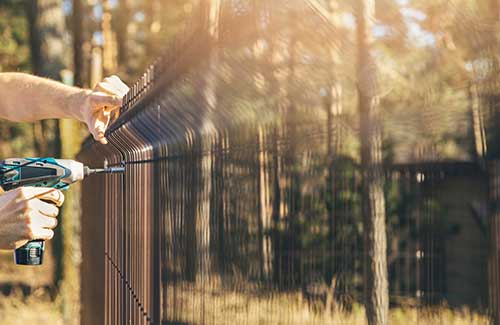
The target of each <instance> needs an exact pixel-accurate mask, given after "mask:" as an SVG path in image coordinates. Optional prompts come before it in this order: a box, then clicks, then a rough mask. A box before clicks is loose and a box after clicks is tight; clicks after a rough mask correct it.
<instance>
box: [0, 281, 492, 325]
mask: <svg viewBox="0 0 500 325" xmlns="http://www.w3.org/2000/svg"><path fill="white" fill-rule="evenodd" d="M169 289H170V290H168V292H170V293H171V294H170V295H169V296H168V297H167V302H168V306H169V307H168V309H167V313H168V317H165V318H166V319H168V322H167V324H203V323H207V324H217V325H226V324H227V325H229V324H231V325H232V324H265V325H267V324H269V325H270V324H273V325H274V324H276V325H280V324H301V325H302V324H304V325H313V324H349V325H351V324H352V325H364V324H366V319H365V315H364V309H363V307H362V306H360V305H357V304H355V305H354V306H353V308H352V310H351V311H350V312H342V311H339V310H337V311H334V312H325V311H324V310H318V308H317V306H315V307H314V308H313V307H311V305H310V304H308V303H307V302H305V301H304V299H303V298H302V295H301V294H300V293H289V294H283V293H280V294H277V293H276V294H270V295H267V296H256V295H252V294H242V293H237V292H227V293H224V294H221V293H220V291H217V292H210V291H209V290H206V289H205V290H194V289H192V288H188V287H184V288H179V287H178V288H177V289H176V290H175V295H174V290H173V288H169ZM313 309H315V310H316V311H314V310H313ZM62 310H63V306H62V303H61V300H60V299H59V298H57V297H56V298H55V299H53V298H51V296H50V293H49V292H48V291H47V290H45V289H43V288H39V289H36V290H34V291H32V292H31V293H30V294H28V295H26V294H25V292H23V291H22V290H21V289H20V288H14V289H13V290H12V291H11V292H10V293H9V295H8V296H5V295H0V320H1V321H0V323H1V324H2V325H17V324H20V325H21V324H46V325H59V324H65V323H64V321H63V315H62ZM390 323H391V324H396V325H407V324H425V325H427V324H429V325H443V324H446V325H469V324H474V325H483V324H484V325H486V324H489V321H488V318H487V317H486V316H485V315H481V314H478V313H475V312H473V311H470V310H468V309H462V310H456V309H451V308H449V307H447V306H440V307H435V308H431V309H417V308H414V307H407V308H394V309H391V311H390Z"/></svg>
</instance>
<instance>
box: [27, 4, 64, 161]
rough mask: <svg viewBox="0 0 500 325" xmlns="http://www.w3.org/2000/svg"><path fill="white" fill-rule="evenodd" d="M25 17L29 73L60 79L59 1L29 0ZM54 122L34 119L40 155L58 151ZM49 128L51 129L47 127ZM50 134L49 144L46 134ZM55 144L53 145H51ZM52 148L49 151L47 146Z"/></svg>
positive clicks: (61, 24)
mask: <svg viewBox="0 0 500 325" xmlns="http://www.w3.org/2000/svg"><path fill="white" fill-rule="evenodd" d="M26 16H27V18H28V22H29V29H30V49H31V61H32V65H33V73H34V74H36V75H38V76H41V77H47V78H51V79H54V80H61V75H60V73H61V71H62V70H63V69H64V68H65V67H66V57H65V52H66V51H65V50H66V47H65V45H64V41H63V37H64V31H65V19H64V15H63V12H62V1H61V0H29V1H27V3H26ZM57 123H58V122H57V121H53V122H42V121H38V122H35V123H34V125H33V133H34V135H35V139H34V140H35V148H36V149H37V151H38V154H39V155H40V156H44V155H54V154H55V153H58V152H59V151H60V148H57V143H54V141H57V139H58V138H59V134H58V133H57V130H58V125H57ZM50 129H51V130H50ZM52 130H53V131H55V132H54V133H53V143H52V144H50V143H49V141H48V140H47V139H50V138H51V137H50V136H47V135H48V134H49V133H52V132H51V131H52ZM54 145H55V146H54ZM51 147H53V148H54V149H53V150H49V148H51Z"/></svg>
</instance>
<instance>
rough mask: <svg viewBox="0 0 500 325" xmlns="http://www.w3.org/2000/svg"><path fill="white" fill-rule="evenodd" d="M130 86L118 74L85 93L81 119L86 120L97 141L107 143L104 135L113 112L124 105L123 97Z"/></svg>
mask: <svg viewBox="0 0 500 325" xmlns="http://www.w3.org/2000/svg"><path fill="white" fill-rule="evenodd" d="M128 90H129V88H128V87H127V85H126V84H124V83H123V82H122V81H121V80H120V78H118V77H117V76H111V77H108V78H105V79H104V80H103V81H101V82H99V83H98V84H97V85H96V86H95V88H94V89H93V90H87V91H85V94H84V97H85V98H84V100H83V104H82V105H81V107H80V116H81V120H82V121H83V122H85V123H86V124H87V126H88V128H89V131H90V133H91V134H92V136H93V137H94V139H95V140H96V141H99V142H101V143H102V144H107V143H108V141H107V140H106V138H105V137H104V134H105V132H106V129H107V127H108V124H109V121H110V119H111V113H112V112H113V111H115V110H118V109H119V108H120V107H121V105H122V98H123V96H125V94H126V93H127V92H128Z"/></svg>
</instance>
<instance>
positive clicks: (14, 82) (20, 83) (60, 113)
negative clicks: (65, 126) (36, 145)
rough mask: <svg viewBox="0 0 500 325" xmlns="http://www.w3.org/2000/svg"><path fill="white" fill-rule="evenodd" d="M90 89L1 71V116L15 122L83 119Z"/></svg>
mask: <svg viewBox="0 0 500 325" xmlns="http://www.w3.org/2000/svg"><path fill="white" fill-rule="evenodd" d="M88 92H89V91H88V90H84V89H80V88H75V87H70V86H66V85H64V84H62V83H59V82H56V81H52V80H49V79H44V78H39V77H35V76H31V75H28V74H23V73H0V118H2V119H7V120H10V121H14V122H32V121H36V120H43V119H49V118H74V119H79V120H81V119H82V116H81V114H82V113H81V107H82V105H83V102H84V101H85V98H86V96H87V94H88Z"/></svg>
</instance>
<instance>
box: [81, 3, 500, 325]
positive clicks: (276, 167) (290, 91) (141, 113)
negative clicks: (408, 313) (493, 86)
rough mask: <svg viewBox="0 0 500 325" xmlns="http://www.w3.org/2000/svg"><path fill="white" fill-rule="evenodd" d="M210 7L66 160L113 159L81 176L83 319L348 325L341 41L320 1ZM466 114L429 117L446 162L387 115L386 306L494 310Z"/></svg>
mask: <svg viewBox="0 0 500 325" xmlns="http://www.w3.org/2000/svg"><path fill="white" fill-rule="evenodd" d="M207 3H211V2H210V1H201V2H200V3H199V4H198V6H197V10H194V12H195V14H193V21H192V23H191V24H188V28H187V29H186V30H185V31H183V32H182V33H180V34H179V36H178V37H177V38H176V39H175V40H174V41H173V42H172V43H171V44H170V45H169V46H167V50H166V52H165V53H164V54H163V55H162V56H161V57H160V58H159V59H158V60H157V61H156V62H154V64H153V65H151V66H150V67H149V68H148V69H147V71H146V73H145V74H144V76H142V77H141V79H140V80H139V81H138V82H137V83H136V84H134V85H133V86H132V87H131V90H130V92H129V93H128V94H127V95H126V96H125V100H124V105H123V107H122V108H121V112H120V116H119V117H118V119H117V120H116V121H115V122H114V123H113V124H112V125H111V127H110V128H109V130H108V132H107V134H106V136H107V139H108V140H109V144H108V145H101V144H98V143H96V142H94V141H92V140H91V139H89V140H87V141H86V143H85V144H84V145H83V148H82V151H81V153H80V155H79V159H81V160H82V161H83V162H85V163H86V164H89V165H91V166H99V165H102V164H105V165H109V166H111V165H119V164H124V165H125V166H126V171H125V173H124V174H123V175H115V174H113V175H106V176H92V177H90V178H89V180H88V181H86V182H84V185H83V196H82V206H83V218H82V241H83V243H82V248H83V265H82V305H83V307H82V321H83V323H84V324H125V323H129V324H235V323H243V324H336V323H338V324H343V323H349V322H354V321H355V320H356V319H355V318H348V317H355V316H341V315H349V314H355V313H356V311H358V313H359V308H358V307H359V306H361V305H364V304H365V302H366V301H365V298H364V288H365V281H366V279H365V276H366V273H365V272H366V270H365V269H364V266H365V265H366V262H365V261H366V258H367V254H368V250H367V247H366V246H365V245H364V239H365V237H364V236H365V234H366V229H365V228H364V223H363V209H362V207H363V202H362V197H363V195H362V191H363V177H366V175H367V173H368V174H369V173H370V171H367V170H366V169H365V168H366V166H364V165H363V164H361V163H360V158H359V155H358V154H357V152H358V151H359V137H360V136H361V133H362V132H360V131H359V126H358V125H357V122H355V121H356V118H357V117H356V109H355V107H356V105H357V104H356V101H354V100H353V98H356V94H355V89H356V87H355V84H356V81H355V80H354V77H353V75H354V73H353V71H351V70H349V69H348V68H346V67H343V66H340V65H339V63H338V62H343V60H345V61H346V62H348V61H352V58H353V53H354V54H355V52H354V46H355V44H354V43H353V42H351V41H352V40H349V39H348V37H345V38H342V37H340V36H339V37H333V36H332V35H331V33H335V32H338V33H339V34H341V33H340V30H341V29H339V27H338V26H335V24H334V19H333V21H332V17H331V16H329V14H328V13H327V12H325V10H324V9H323V7H322V6H321V5H320V4H318V3H319V2H317V1H288V0H287V1H280V2H279V5H278V2H276V1H257V2H252V1H236V0H235V1H213V3H217V4H218V5H219V6H220V7H218V13H219V14H218V15H215V16H216V18H214V15H213V14H210V13H211V10H210V9H211V8H207V6H209V5H208V4H207ZM213 5H214V4H212V6H213ZM326 39H333V40H332V42H325V40H326ZM332 53H334V54H335V55H334V56H337V58H333V59H332ZM325 67H327V68H325ZM338 87H342V88H343V89H344V95H343V96H344V97H342V98H343V99H342V100H341V101H342V103H337V104H335V98H334V97H332V96H333V95H332V94H335V89H337V88H338ZM349 89H351V92H349ZM352 89H354V90H352ZM336 105H342V106H343V107H342V108H340V106H336ZM336 107H337V108H336ZM468 114H469V112H468V111H466V110H465V109H462V108H460V107H447V108H446V109H443V110H440V111H437V112H435V113H432V114H431V115H430V117H429V118H430V120H432V121H434V122H433V123H436V124H439V123H442V124H443V125H450V124H453V125H455V124H457V125H459V126H464V125H465V126H464V127H458V128H457V129H456V130H455V129H454V130H453V131H454V132H455V134H454V136H455V138H454V139H453V141H456V142H454V147H453V148H454V150H453V151H451V154H448V152H450V151H447V152H446V153H444V154H441V153H439V152H437V151H438V150H439V148H440V147H439V144H438V143H432V139H430V140H429V139H428V138H426V140H425V141H424V142H425V144H424V145H422V146H420V143H418V142H416V141H418V139H421V138H422V133H419V132H420V131H419V130H420V128H421V126H422V123H424V124H425V121H427V120H425V121H424V122H423V120H422V119H420V118H421V116H420V115H419V117H418V118H417V117H415V116H411V115H409V114H407V115H405V116H401V115H398V116H389V117H387V118H385V117H384V120H383V123H384V126H385V127H386V128H388V129H389V131H388V132H387V133H386V135H385V137H386V138H387V139H388V141H387V143H390V144H391V147H390V148H389V149H387V148H385V147H384V149H383V150H384V151H383V153H384V161H383V163H382V168H383V173H382V180H383V187H382V190H383V195H384V197H385V221H386V228H387V274H386V275H387V279H388V287H389V301H390V306H391V308H416V309H415V310H417V311H416V312H417V314H418V313H420V310H423V309H420V308H421V307H441V306H450V308H452V309H455V308H456V309H461V308H468V309H470V310H472V311H474V312H477V313H479V314H481V315H485V317H486V318H488V317H490V316H493V318H494V316H495V315H494V314H495V312H496V310H497V309H495V307H494V306H493V307H491V303H492V301H496V300H495V298H494V296H495V295H498V282H497V280H495V279H494V277H491V273H489V271H488V268H491V267H493V268H494V266H492V264H489V263H491V260H490V258H491V256H492V255H491V246H490V243H491V242H490V240H491V238H495V236H498V234H495V230H494V229H498V228H495V227H496V226H493V228H489V223H488V216H487V214H488V213H487V212H485V211H487V210H488V209H487V207H488V206H490V205H491V204H492V202H496V201H497V198H496V196H495V193H496V192H495V191H497V187H498V184H497V182H493V181H492V180H493V179H497V178H498V176H496V174H495V175H492V174H491V173H490V172H489V170H490V168H488V167H487V166H486V165H485V164H483V163H482V162H478V160H477V159H475V158H474V157H473V156H472V155H471V154H470V152H471V150H470V147H472V146H473V142H474V141H473V139H471V137H470V135H471V133H470V132H469V130H470V125H469V124H467V123H470V119H469V115H468ZM396 115H397V114H396ZM425 118H427V117H425ZM434 125H435V124H432V127H434ZM436 127H437V126H436ZM433 130H434V129H433ZM384 141H385V140H384ZM436 148H438V149H436ZM443 155H448V156H443ZM491 164H492V166H496V165H495V164H494V162H492V163H491ZM472 189H473V190H472ZM497 192H500V191H497ZM489 260H490V262H489ZM492 297H493V298H492ZM342 317H346V318H345V319H344V318H342ZM362 317H364V315H362ZM437 317H438V318H439V316H437ZM417 318H418V317H417Z"/></svg>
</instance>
